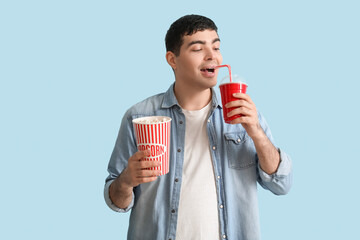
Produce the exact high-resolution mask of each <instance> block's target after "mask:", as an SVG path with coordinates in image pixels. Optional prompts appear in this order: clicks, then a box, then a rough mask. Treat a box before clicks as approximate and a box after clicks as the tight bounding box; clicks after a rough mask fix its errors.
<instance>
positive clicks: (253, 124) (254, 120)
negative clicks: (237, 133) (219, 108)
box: [225, 93, 263, 138]
mask: <svg viewBox="0 0 360 240" xmlns="http://www.w3.org/2000/svg"><path fill="white" fill-rule="evenodd" d="M233 96H234V97H235V98H238V100H235V101H231V102H229V103H227V104H226V105H225V107H227V108H234V109H233V110H232V111H230V112H229V113H228V117H231V116H234V115H238V114H241V115H242V116H241V117H238V118H236V119H234V120H232V121H231V123H230V124H239V123H240V124H241V125H242V126H243V127H244V128H245V130H246V132H247V133H248V135H249V136H250V137H251V138H254V137H256V136H259V134H260V135H261V134H262V133H263V130H262V128H261V126H260V123H259V118H258V114H257V110H256V106H255V104H254V102H253V101H252V100H251V98H250V96H249V95H247V94H245V93H234V94H233Z"/></svg>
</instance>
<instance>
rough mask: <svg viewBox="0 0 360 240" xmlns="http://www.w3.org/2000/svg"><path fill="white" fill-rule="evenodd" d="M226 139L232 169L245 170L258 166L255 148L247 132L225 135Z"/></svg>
mask: <svg viewBox="0 0 360 240" xmlns="http://www.w3.org/2000/svg"><path fill="white" fill-rule="evenodd" d="M224 137H225V148H226V153H227V158H228V161H229V167H230V168H234V169H244V168H248V167H251V166H253V165H255V164H256V158H255V153H256V152H255V146H254V143H253V141H252V139H251V138H250V137H249V135H247V134H246V132H245V131H243V132H236V133H224Z"/></svg>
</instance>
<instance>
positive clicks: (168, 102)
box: [161, 83, 222, 108]
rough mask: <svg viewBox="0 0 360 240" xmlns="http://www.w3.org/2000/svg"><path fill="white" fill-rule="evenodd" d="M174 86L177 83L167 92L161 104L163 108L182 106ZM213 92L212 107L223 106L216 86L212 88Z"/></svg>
mask: <svg viewBox="0 0 360 240" xmlns="http://www.w3.org/2000/svg"><path fill="white" fill-rule="evenodd" d="M174 86H175V83H173V84H171V86H170V87H169V89H168V90H167V91H166V92H165V95H164V99H163V102H162V104H161V107H162V108H171V107H172V106H179V107H181V106H180V104H179V103H178V101H177V99H176V96H175V93H174ZM211 92H212V99H211V102H212V107H213V108H216V107H219V108H222V105H221V101H218V99H221V98H219V93H218V91H215V89H214V88H211Z"/></svg>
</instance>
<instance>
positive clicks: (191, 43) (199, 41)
mask: <svg viewBox="0 0 360 240" xmlns="http://www.w3.org/2000/svg"><path fill="white" fill-rule="evenodd" d="M216 42H220V38H215V39H214V40H213V41H212V43H213V44H214V43H216ZM205 43H206V42H205V41H201V40H197V41H192V42H190V43H189V44H188V45H187V47H190V46H192V45H194V44H202V45H204V44H205Z"/></svg>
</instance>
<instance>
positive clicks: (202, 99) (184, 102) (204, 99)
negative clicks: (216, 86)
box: [174, 82, 212, 111]
mask: <svg viewBox="0 0 360 240" xmlns="http://www.w3.org/2000/svg"><path fill="white" fill-rule="evenodd" d="M174 92H175V96H176V99H177V101H178V102H179V104H180V106H181V108H183V109H185V110H189V111H195V110H200V109H202V108H204V107H205V106H206V105H207V104H208V103H209V102H210V101H211V96H212V91H211V89H210V88H208V89H196V88H189V87H188V86H185V85H181V84H179V83H178V82H175V87H174Z"/></svg>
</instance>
